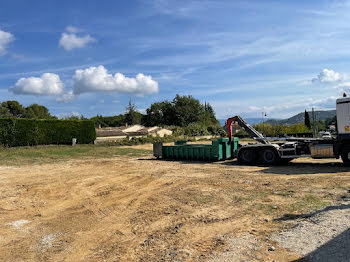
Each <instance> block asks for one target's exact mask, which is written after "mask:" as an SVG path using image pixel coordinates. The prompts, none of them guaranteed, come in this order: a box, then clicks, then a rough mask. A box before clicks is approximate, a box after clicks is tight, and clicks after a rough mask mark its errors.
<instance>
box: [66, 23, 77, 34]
mask: <svg viewBox="0 0 350 262" xmlns="http://www.w3.org/2000/svg"><path fill="white" fill-rule="evenodd" d="M66 31H67V32H68V33H73V34H76V33H78V32H79V29H78V28H76V27H74V26H71V25H69V26H67V27H66Z"/></svg>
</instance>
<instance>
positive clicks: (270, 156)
mask: <svg viewBox="0 0 350 262" xmlns="http://www.w3.org/2000/svg"><path fill="white" fill-rule="evenodd" d="M279 158H280V157H279V155H278V153H277V152H276V150H274V149H273V148H264V149H263V150H261V151H260V162H261V163H262V164H264V165H274V164H276V163H277V162H278V161H279Z"/></svg>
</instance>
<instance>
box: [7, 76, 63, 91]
mask: <svg viewBox="0 0 350 262" xmlns="http://www.w3.org/2000/svg"><path fill="white" fill-rule="evenodd" d="M10 91H12V92H13V93H14V94H19V95H59V94H62V93H63V91H64V84H63V83H62V81H61V79H60V77H59V76H58V75H56V74H53V73H45V74H43V75H42V76H41V77H28V78H25V77H22V78H21V79H19V80H18V81H17V82H16V84H15V85H14V86H12V87H11V88H10Z"/></svg>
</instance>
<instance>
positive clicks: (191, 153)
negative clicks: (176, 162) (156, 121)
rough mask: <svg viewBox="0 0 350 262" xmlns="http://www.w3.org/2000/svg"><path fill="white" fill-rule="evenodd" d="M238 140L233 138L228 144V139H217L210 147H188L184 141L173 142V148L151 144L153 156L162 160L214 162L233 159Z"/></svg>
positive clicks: (160, 144) (161, 144)
mask: <svg viewBox="0 0 350 262" xmlns="http://www.w3.org/2000/svg"><path fill="white" fill-rule="evenodd" d="M238 142H239V139H238V138H237V137H235V138H234V139H233V142H232V143H230V142H229V139H228V138H218V139H217V140H216V141H212V144H211V145H196V144H194V145H188V144H187V143H186V141H175V143H174V145H173V146H164V145H163V143H154V144H153V155H154V156H155V157H157V158H159V157H162V158H163V159H184V160H186V159H187V160H203V161H216V160H226V159H230V158H233V157H235V152H236V151H237V149H238Z"/></svg>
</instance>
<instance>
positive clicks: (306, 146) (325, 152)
mask: <svg viewBox="0 0 350 262" xmlns="http://www.w3.org/2000/svg"><path fill="white" fill-rule="evenodd" d="M336 114H337V128H338V135H337V136H336V137H332V136H328V137H322V138H304V137H303V138H297V137H287V138H283V142H273V143H272V142H270V141H268V140H267V139H266V138H265V137H264V136H263V135H262V134H261V133H259V132H258V131H257V130H255V129H254V128H253V127H252V126H250V125H249V124H248V123H247V122H245V121H244V120H243V119H242V118H241V117H240V116H235V117H231V118H229V119H227V122H226V125H227V129H228V138H219V139H217V140H216V141H213V142H212V145H189V144H187V142H186V141H176V142H175V145H174V146H165V145H163V143H154V144H153V155H154V156H155V157H157V158H160V157H162V158H163V159H186V160H205V161H217V160H226V159H232V158H235V157H237V161H238V163H240V164H245V165H261V164H262V165H275V164H283V163H288V162H289V161H291V160H293V159H295V158H299V157H305V156H311V157H312V158H319V159H320V158H337V159H339V157H341V158H342V160H343V163H344V165H345V166H350V97H346V94H345V93H344V95H343V98H339V99H337V101H336ZM234 123H237V124H238V125H239V126H240V127H242V128H244V129H245V131H247V132H248V134H249V135H250V137H252V138H254V139H255V140H256V141H258V143H254V144H248V145H240V144H239V143H238V142H239V139H238V138H237V137H233V136H232V124H234ZM279 140H281V139H279Z"/></svg>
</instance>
